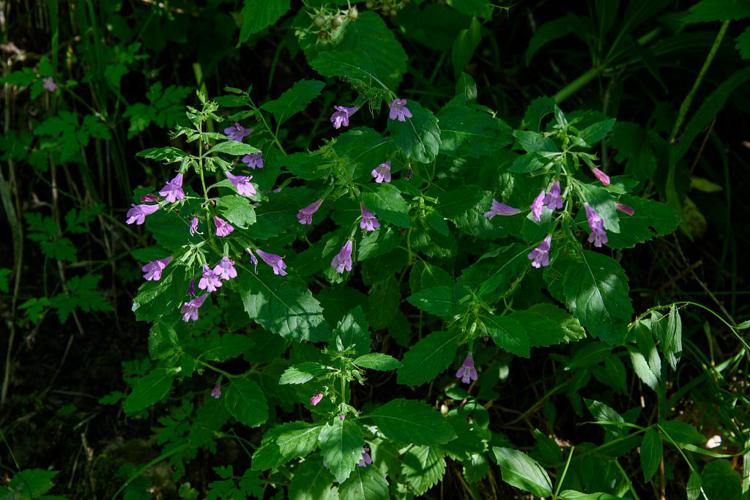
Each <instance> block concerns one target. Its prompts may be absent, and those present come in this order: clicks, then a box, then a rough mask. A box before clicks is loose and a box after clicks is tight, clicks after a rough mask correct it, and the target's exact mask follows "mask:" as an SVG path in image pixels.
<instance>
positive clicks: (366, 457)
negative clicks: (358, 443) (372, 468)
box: [357, 446, 372, 467]
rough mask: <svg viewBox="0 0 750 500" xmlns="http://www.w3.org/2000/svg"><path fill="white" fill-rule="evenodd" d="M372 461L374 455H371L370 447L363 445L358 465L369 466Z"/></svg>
mask: <svg viewBox="0 0 750 500" xmlns="http://www.w3.org/2000/svg"><path fill="white" fill-rule="evenodd" d="M371 463H372V457H371V456H370V448H368V447H367V446H364V447H362V458H360V459H359V462H357V467H367V466H368V465H370V464H371Z"/></svg>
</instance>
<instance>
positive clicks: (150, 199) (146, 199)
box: [141, 194, 159, 203]
mask: <svg viewBox="0 0 750 500" xmlns="http://www.w3.org/2000/svg"><path fill="white" fill-rule="evenodd" d="M141 203H159V197H158V196H156V195H155V194H144V195H143V196H141Z"/></svg>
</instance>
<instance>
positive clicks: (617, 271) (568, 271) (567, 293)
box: [556, 250, 633, 345]
mask: <svg viewBox="0 0 750 500" xmlns="http://www.w3.org/2000/svg"><path fill="white" fill-rule="evenodd" d="M557 262H561V261H557ZM557 262H556V264H557ZM566 264H567V265H566ZM556 267H557V266H556ZM558 269H559V270H560V271H561V272H563V273H564V275H563V280H562V293H563V296H564V299H565V303H566V305H567V307H568V310H570V312H571V313H573V316H575V317H576V318H578V320H579V321H580V322H581V324H582V325H583V326H584V327H586V328H588V330H589V332H590V333H591V334H592V335H593V336H594V337H598V338H600V339H602V340H604V341H605V342H607V343H609V344H613V345H614V344H619V343H621V342H622V340H623V339H624V338H625V327H626V326H627V323H628V321H629V320H630V317H631V316H632V315H633V306H632V305H631V303H630V298H629V297H628V282H627V277H626V275H625V271H624V270H623V269H622V267H620V264H618V263H617V262H616V261H615V260H613V259H612V258H611V257H608V256H606V255H603V254H600V253H595V252H590V251H587V250H584V251H583V252H582V253H581V260H580V261H565V263H564V264H563V263H561V265H560V266H559V268H558Z"/></svg>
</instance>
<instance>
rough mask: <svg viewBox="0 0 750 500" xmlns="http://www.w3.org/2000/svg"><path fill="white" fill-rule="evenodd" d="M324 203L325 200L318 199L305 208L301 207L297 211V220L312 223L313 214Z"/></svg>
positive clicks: (301, 222) (302, 222)
mask: <svg viewBox="0 0 750 500" xmlns="http://www.w3.org/2000/svg"><path fill="white" fill-rule="evenodd" d="M322 204H323V200H322V199H320V200H317V201H314V202H312V203H310V204H309V205H307V206H306V207H305V208H300V209H299V210H298V211H297V220H298V221H299V223H300V224H303V225H304V224H312V216H313V215H314V214H315V212H317V211H318V209H319V208H320V205H322Z"/></svg>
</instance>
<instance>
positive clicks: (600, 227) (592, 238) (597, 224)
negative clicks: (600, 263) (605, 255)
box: [583, 203, 607, 248]
mask: <svg viewBox="0 0 750 500" xmlns="http://www.w3.org/2000/svg"><path fill="white" fill-rule="evenodd" d="M583 207H584V208H585V209H586V221H587V222H588V223H589V228H590V229H591V234H590V235H589V239H588V242H589V243H593V244H594V246H595V247H597V248H600V247H601V246H602V245H603V244H605V243H606V242H607V232H606V231H605V230H604V219H602V218H601V216H600V215H599V214H598V213H597V212H596V210H594V209H593V208H591V206H590V205H589V204H588V203H584V204H583Z"/></svg>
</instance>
